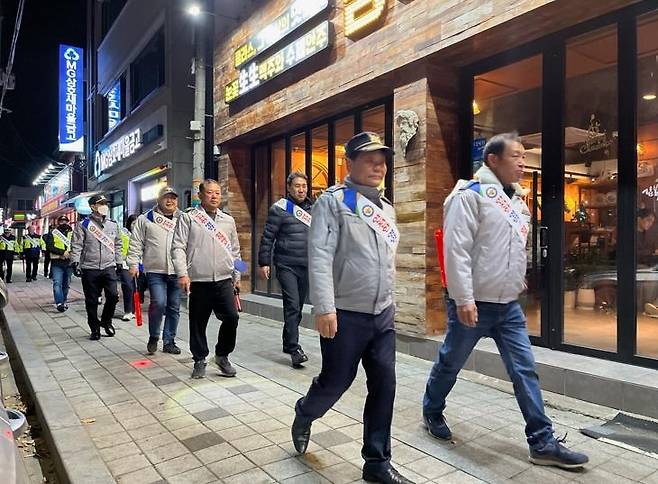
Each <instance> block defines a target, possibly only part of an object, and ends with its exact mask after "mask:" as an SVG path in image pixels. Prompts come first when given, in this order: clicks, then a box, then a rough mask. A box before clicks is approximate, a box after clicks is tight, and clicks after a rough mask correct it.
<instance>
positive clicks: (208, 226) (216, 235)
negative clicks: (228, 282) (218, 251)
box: [189, 208, 247, 272]
mask: <svg viewBox="0 0 658 484" xmlns="http://www.w3.org/2000/svg"><path fill="white" fill-rule="evenodd" d="M189 214H190V217H192V220H194V221H195V222H196V223H197V224H199V225H200V226H201V228H203V229H205V230H206V233H207V234H208V235H210V236H211V237H212V238H213V239H215V240H216V241H217V242H218V243H219V245H220V246H221V247H222V248H223V249H224V250H225V251H226V253H227V254H228V256H229V257H230V258H231V260H232V261H233V266H234V268H235V270H237V271H238V272H246V271H247V268H246V266H247V264H246V263H245V262H243V261H241V260H240V259H234V258H233V251H232V250H231V241H230V240H229V239H228V237H227V236H226V234H225V233H224V232H222V231H221V230H220V229H219V227H217V225H215V222H214V221H213V220H212V219H211V218H210V217H209V216H208V214H207V213H206V212H205V211H204V210H199V209H198V208H197V209H194V210H190V212H189Z"/></svg>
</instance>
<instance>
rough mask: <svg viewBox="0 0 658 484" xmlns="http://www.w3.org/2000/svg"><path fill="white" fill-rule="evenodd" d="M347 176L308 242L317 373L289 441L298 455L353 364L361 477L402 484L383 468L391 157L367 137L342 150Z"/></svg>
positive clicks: (392, 230)
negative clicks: (386, 183) (364, 387)
mask: <svg viewBox="0 0 658 484" xmlns="http://www.w3.org/2000/svg"><path fill="white" fill-rule="evenodd" d="M345 153H346V156H347V166H348V170H349V175H348V176H347V178H346V179H345V184H344V185H335V186H333V187H331V188H329V189H328V190H327V191H326V192H324V193H323V194H322V195H320V197H319V198H318V200H317V201H316V203H315V205H314V206H313V210H312V212H311V215H312V216H313V220H312V222H311V229H310V234H309V240H308V254H309V255H308V260H309V278H310V290H311V302H312V303H313V307H314V313H315V324H316V327H317V329H318V331H319V332H320V349H321V352H322V369H321V371H320V375H319V376H317V377H316V378H314V379H313V383H312V384H311V387H310V388H309V390H308V392H307V393H306V395H305V396H304V397H303V398H301V399H299V401H298V402H297V405H296V407H295V420H294V422H293V424H292V429H291V433H292V440H293V444H294V446H295V449H296V450H297V451H298V452H300V453H304V452H306V449H307V446H308V442H309V439H310V437H311V425H312V423H313V421H314V420H316V419H318V418H320V417H322V416H323V415H324V414H325V413H326V412H327V411H328V410H329V409H330V408H331V407H332V406H333V405H334V404H335V403H336V402H337V401H338V399H339V398H340V397H341V395H342V394H343V393H344V392H345V391H346V390H347V389H348V388H349V387H350V386H351V385H352V382H353V381H354V378H355V377H356V373H357V370H358V366H359V363H361V364H362V365H363V368H364V369H365V372H366V377H367V379H368V396H367V397H366V402H365V407H364V412H363V447H362V449H361V455H362V456H363V458H364V460H365V464H364V466H363V476H362V477H363V479H364V480H365V481H367V482H381V483H386V484H389V483H391V484H393V483H394V484H408V483H411V481H410V480H409V479H407V478H405V477H403V476H402V475H401V474H400V473H399V472H398V471H397V470H396V469H395V468H394V467H393V466H392V465H391V421H392V419H393V402H394V400H395V303H394V301H393V290H394V284H395V253H396V249H397V245H398V242H399V233H398V230H397V228H396V226H395V210H394V209H393V206H392V204H391V202H389V201H388V200H386V198H384V196H383V190H381V189H380V188H379V187H380V186H381V184H382V182H383V180H384V179H385V176H386V171H387V158H390V157H391V156H392V154H393V151H392V150H391V149H390V148H389V147H388V146H385V145H384V144H383V143H382V141H381V140H380V138H379V136H377V135H376V134H375V133H370V132H364V133H359V134H357V135H356V136H354V137H353V138H352V139H350V140H349V141H348V142H347V144H346V145H345Z"/></svg>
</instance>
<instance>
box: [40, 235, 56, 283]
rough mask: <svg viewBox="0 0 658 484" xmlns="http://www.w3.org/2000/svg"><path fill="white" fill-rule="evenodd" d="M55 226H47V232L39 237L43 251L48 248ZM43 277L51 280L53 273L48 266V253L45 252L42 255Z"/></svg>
mask: <svg viewBox="0 0 658 484" xmlns="http://www.w3.org/2000/svg"><path fill="white" fill-rule="evenodd" d="M55 228H56V227H55V224H52V225H49V226H48V232H46V233H45V234H43V235H42V236H41V241H42V242H41V248H43V249H44V250H45V248H46V247H47V246H48V242H49V239H50V238H51V237H52V233H53V230H55ZM43 277H46V278H49V279H52V278H53V271H52V268H51V265H50V252H48V251H46V252H45V253H44V255H43Z"/></svg>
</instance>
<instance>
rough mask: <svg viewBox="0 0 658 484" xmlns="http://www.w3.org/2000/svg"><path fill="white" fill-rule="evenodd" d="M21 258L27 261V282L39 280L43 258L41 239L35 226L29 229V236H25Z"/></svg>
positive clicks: (30, 226)
mask: <svg viewBox="0 0 658 484" xmlns="http://www.w3.org/2000/svg"><path fill="white" fill-rule="evenodd" d="M21 245H22V249H23V250H22V251H21V258H23V259H24V260H25V278H26V279H25V280H26V282H32V281H36V280H37V272H38V270H39V258H40V257H41V238H40V237H39V236H38V235H37V234H36V231H35V230H34V226H33V225H29V226H28V227H27V234H23V241H22V244H21Z"/></svg>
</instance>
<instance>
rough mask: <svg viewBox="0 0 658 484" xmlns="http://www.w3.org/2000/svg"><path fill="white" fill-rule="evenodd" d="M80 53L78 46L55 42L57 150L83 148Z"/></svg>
mask: <svg viewBox="0 0 658 484" xmlns="http://www.w3.org/2000/svg"><path fill="white" fill-rule="evenodd" d="M83 80H84V53H83V50H82V49H80V48H79V47H72V46H70V45H64V44H62V45H60V46H59V151H67V152H71V153H82V152H83V151H84V144H85V143H84V133H83V117H82V116H83V114H82V107H83V104H84V94H83V91H82V89H83V87H84V86H83Z"/></svg>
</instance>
